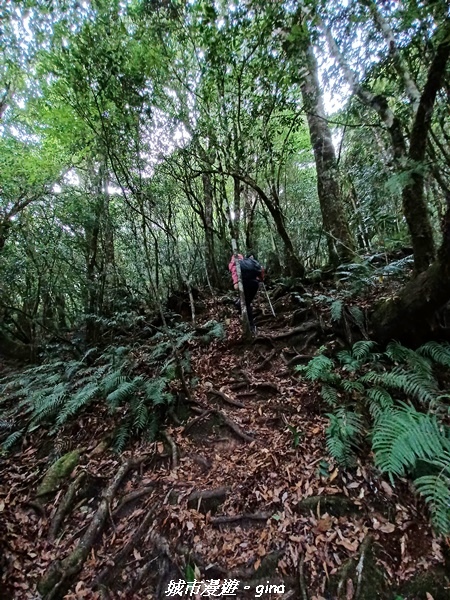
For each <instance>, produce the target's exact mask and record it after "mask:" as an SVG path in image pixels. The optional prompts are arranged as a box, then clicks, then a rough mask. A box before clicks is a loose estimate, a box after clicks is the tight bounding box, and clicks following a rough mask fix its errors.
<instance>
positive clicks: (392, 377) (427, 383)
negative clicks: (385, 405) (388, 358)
mask: <svg viewBox="0 0 450 600" xmlns="http://www.w3.org/2000/svg"><path fill="white" fill-rule="evenodd" d="M360 381H361V382H362V383H373V384H374V385H376V386H377V387H387V388H391V389H396V390H399V391H401V392H403V393H405V394H406V395H407V396H408V397H413V398H416V399H417V400H419V401H420V402H423V403H427V402H431V401H432V400H433V399H434V398H435V396H436V394H437V387H436V382H435V381H434V379H433V378H432V377H431V376H428V375H427V374H424V373H418V372H414V371H406V370H403V369H401V368H399V367H397V368H395V369H393V370H392V371H388V372H384V373H377V372H375V371H369V372H368V373H366V374H365V375H363V376H362V377H361V378H360Z"/></svg>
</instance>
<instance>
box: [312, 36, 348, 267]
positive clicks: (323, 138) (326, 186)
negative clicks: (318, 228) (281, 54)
mask: <svg viewBox="0 0 450 600" xmlns="http://www.w3.org/2000/svg"><path fill="white" fill-rule="evenodd" d="M304 56H305V61H306V65H307V72H306V73H305V75H304V79H303V83H302V86H301V90H302V97H303V103H304V105H305V107H306V110H307V119H308V126H309V135H310V138H311V144H312V147H313V149H314V158H315V162H316V172H317V193H318V196H319V203H320V210H321V213H322V221H323V227H324V230H325V234H326V236H327V244H328V255H329V262H330V265H333V266H337V265H339V264H340V263H342V262H348V261H349V260H352V258H353V256H354V252H353V250H354V240H353V237H352V234H351V232H350V227H349V224H348V219H347V215H346V214H345V206H344V202H343V198H342V192H341V187H340V183H339V172H338V168H337V162H336V154H335V151H334V146H333V140H332V137H331V131H330V128H329V127H328V122H327V118H326V114H325V109H324V106H323V100H322V94H321V91H320V86H319V77H318V66H317V59H316V57H315V55H314V50H313V47H312V45H311V43H308V45H307V47H306V49H305V51H304Z"/></svg>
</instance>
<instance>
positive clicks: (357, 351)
mask: <svg viewBox="0 0 450 600" xmlns="http://www.w3.org/2000/svg"><path fill="white" fill-rule="evenodd" d="M375 346H376V342H373V341H372V340H360V341H359V342H355V343H354V344H353V346H352V356H353V358H356V359H357V360H366V359H367V358H368V357H369V355H370V354H371V352H372V349H373V348H375Z"/></svg>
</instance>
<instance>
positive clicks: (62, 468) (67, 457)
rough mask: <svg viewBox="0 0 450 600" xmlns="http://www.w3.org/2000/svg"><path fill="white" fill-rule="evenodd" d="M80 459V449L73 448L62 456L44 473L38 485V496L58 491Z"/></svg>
mask: <svg viewBox="0 0 450 600" xmlns="http://www.w3.org/2000/svg"><path fill="white" fill-rule="evenodd" d="M79 461H80V451H79V450H73V451H72V452H68V453H67V454H64V456H61V458H60V459H59V460H57V461H56V462H55V463H54V464H53V465H52V466H51V467H50V469H49V470H48V471H47V472H46V474H45V475H44V479H43V480H42V482H41V484H40V486H39V487H38V490H37V493H36V497H37V498H40V497H41V496H45V495H47V494H52V493H53V492H56V491H57V490H58V489H59V488H60V487H61V484H62V482H63V481H64V480H65V479H67V478H68V477H69V475H70V474H71V473H72V471H73V470H74V468H75V467H76V466H77V465H78V463H79Z"/></svg>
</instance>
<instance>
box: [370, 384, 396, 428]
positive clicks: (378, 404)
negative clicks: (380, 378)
mask: <svg viewBox="0 0 450 600" xmlns="http://www.w3.org/2000/svg"><path fill="white" fill-rule="evenodd" d="M366 395H367V398H368V400H369V411H370V414H371V415H372V417H373V418H374V420H375V421H376V420H377V419H379V418H380V416H381V415H382V414H383V413H384V412H385V411H386V410H388V409H390V408H391V407H392V406H394V400H393V399H392V396H391V395H390V393H389V392H388V391H387V390H385V389H384V388H381V387H374V388H369V389H368V390H367V391H366Z"/></svg>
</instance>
